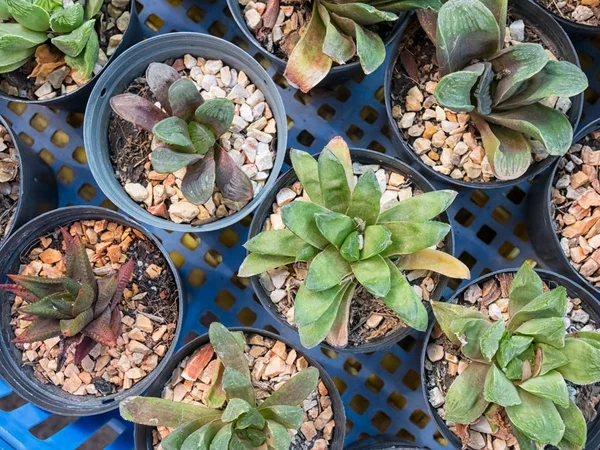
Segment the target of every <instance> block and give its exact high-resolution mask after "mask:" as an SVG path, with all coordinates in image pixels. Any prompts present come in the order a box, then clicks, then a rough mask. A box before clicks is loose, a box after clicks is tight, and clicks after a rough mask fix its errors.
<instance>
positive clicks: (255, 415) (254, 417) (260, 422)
mask: <svg viewBox="0 0 600 450" xmlns="http://www.w3.org/2000/svg"><path fill="white" fill-rule="evenodd" d="M264 427H265V419H264V417H263V416H261V415H260V412H258V410H257V409H255V408H252V409H251V410H250V411H248V412H246V413H244V414H242V415H241V416H240V418H239V419H238V421H237V422H236V424H235V428H236V429H237V430H243V429H246V428H255V429H257V430H262V429H263V428H264Z"/></svg>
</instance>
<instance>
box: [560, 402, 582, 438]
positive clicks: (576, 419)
mask: <svg viewBox="0 0 600 450" xmlns="http://www.w3.org/2000/svg"><path fill="white" fill-rule="evenodd" d="M556 409H557V410H558V413H559V414H560V417H562V420H563V422H564V424H565V434H564V436H563V439H566V440H567V441H569V442H570V443H571V444H574V445H575V446H578V447H581V448H583V447H585V444H586V441H587V423H586V421H585V418H584V417H583V414H582V413H581V411H580V410H579V408H578V407H577V405H575V403H573V400H571V399H569V406H568V407H567V408H562V407H561V406H559V405H557V407H556Z"/></svg>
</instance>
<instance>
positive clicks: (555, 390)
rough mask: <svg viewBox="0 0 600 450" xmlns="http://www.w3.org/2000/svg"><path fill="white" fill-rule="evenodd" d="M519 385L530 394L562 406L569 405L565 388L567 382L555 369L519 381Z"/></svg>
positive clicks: (567, 392)
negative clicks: (521, 381)
mask: <svg viewBox="0 0 600 450" xmlns="http://www.w3.org/2000/svg"><path fill="white" fill-rule="evenodd" d="M519 387H520V388H521V389H524V390H526V391H527V392H529V393H530V394H533V395H536V396H538V397H544V398H547V399H549V400H552V401H553V402H554V403H556V404H557V405H559V406H562V407H563V408H568V407H569V391H568V390H567V383H565V379H564V378H563V377H562V375H561V374H560V373H558V372H557V371H555V370H552V371H550V372H548V373H547V374H545V375H538V376H537V377H533V378H529V379H528V380H526V381H524V382H523V383H521V385H520V386H519Z"/></svg>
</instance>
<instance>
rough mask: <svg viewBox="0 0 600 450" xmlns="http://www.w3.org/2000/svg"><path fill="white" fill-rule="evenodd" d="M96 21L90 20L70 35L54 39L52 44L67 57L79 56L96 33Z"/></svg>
mask: <svg viewBox="0 0 600 450" xmlns="http://www.w3.org/2000/svg"><path fill="white" fill-rule="evenodd" d="M95 23H96V21H95V20H88V21H87V22H84V23H83V25H81V26H79V27H78V28H76V29H75V30H73V31H72V32H71V33H69V34H63V35H61V36H56V37H54V38H52V40H51V41H52V43H53V44H54V45H55V46H56V48H58V49H59V50H60V51H61V52H63V53H64V54H65V55H67V56H73V57H75V56H77V55H79V54H80V53H81V52H82V51H83V49H84V48H85V45H86V44H87V41H88V39H89V38H90V35H91V34H92V33H94V24H95Z"/></svg>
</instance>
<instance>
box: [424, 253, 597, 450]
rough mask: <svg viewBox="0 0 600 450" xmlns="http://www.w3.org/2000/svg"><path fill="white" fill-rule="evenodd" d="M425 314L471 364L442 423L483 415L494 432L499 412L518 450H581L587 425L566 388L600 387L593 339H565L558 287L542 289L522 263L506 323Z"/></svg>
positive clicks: (463, 314)
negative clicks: (547, 448) (545, 449)
mask: <svg viewBox="0 0 600 450" xmlns="http://www.w3.org/2000/svg"><path fill="white" fill-rule="evenodd" d="M432 309H433V313H434V315H435V318H436V320H437V323H438V324H439V326H440V328H441V329H442V331H443V332H444V334H445V335H446V337H447V338H448V339H449V340H450V341H451V342H452V343H454V344H456V345H460V346H461V352H462V354H463V355H464V356H465V357H467V358H468V359H470V360H471V363H470V364H469V366H468V367H467V368H466V369H465V370H464V372H462V373H461V374H460V375H459V376H458V377H457V378H456V379H455V380H454V382H453V383H452V385H451V386H450V389H449V390H448V393H447V396H446V403H445V405H444V411H445V417H444V418H445V419H446V420H448V421H451V422H455V423H457V424H462V425H468V424H471V423H473V422H475V421H477V420H478V419H479V418H480V417H481V416H482V415H483V414H485V415H486V416H487V418H488V420H489V422H490V424H491V425H492V427H497V426H499V423H498V421H497V419H498V418H499V417H500V413H501V409H502V408H503V409H504V410H505V411H506V414H507V416H508V418H509V420H510V424H511V426H512V431H513V434H514V435H515V437H516V438H517V439H518V441H519V445H520V447H521V448H522V449H532V450H533V449H538V448H543V447H544V446H545V445H547V444H551V445H555V446H557V447H558V448H559V449H560V450H575V449H580V450H581V449H583V447H585V443H586V436H587V426H586V421H585V419H584V417H583V414H582V413H581V411H580V410H579V408H578V407H577V406H576V405H575V403H574V402H573V400H572V399H571V396H570V394H569V390H568V388H567V383H566V381H569V382H571V383H573V384H576V385H588V384H592V383H597V382H600V333H598V332H583V331H580V332H575V333H570V334H567V332H566V331H565V323H564V318H565V315H566V311H567V291H566V289H565V288H564V287H562V286H561V287H556V288H554V289H551V290H546V289H544V284H543V282H542V279H541V278H540V277H539V275H538V274H537V273H536V272H535V271H534V270H533V269H532V267H531V266H530V265H529V264H527V263H525V264H524V265H523V266H521V268H520V269H519V271H518V272H517V274H516V276H515V277H514V279H513V281H512V283H511V285H510V290H509V304H508V314H509V318H508V320H498V321H496V322H492V321H490V320H489V319H488V317H487V315H484V314H482V313H481V312H480V311H478V310H476V309H474V308H467V307H464V306H459V305H455V304H451V303H439V302H432ZM492 429H495V428H492Z"/></svg>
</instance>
